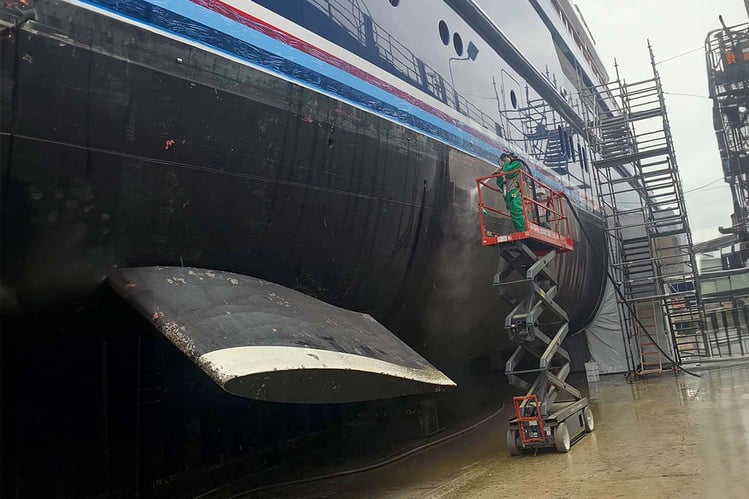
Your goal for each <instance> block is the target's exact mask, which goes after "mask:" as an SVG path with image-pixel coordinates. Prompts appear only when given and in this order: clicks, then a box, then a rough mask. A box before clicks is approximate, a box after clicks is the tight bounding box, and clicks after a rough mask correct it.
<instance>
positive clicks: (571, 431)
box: [476, 171, 594, 456]
mask: <svg viewBox="0 0 749 499" xmlns="http://www.w3.org/2000/svg"><path fill="white" fill-rule="evenodd" d="M509 174H517V175H519V179H518V183H519V189H520V195H521V197H522V207H523V216H524V219H525V227H526V230H524V231H519V232H517V231H516V232H508V231H509V230H511V229H509V227H512V226H511V225H510V224H509V214H508V213H507V210H504V209H502V208H497V207H494V206H502V205H504V199H503V197H504V193H503V192H502V190H501V189H500V188H499V187H498V186H497V185H496V179H497V178H499V177H502V176H505V175H508V173H497V174H494V175H491V176H488V177H482V178H478V179H476V183H477V187H478V202H479V222H480V225H481V244H482V245H484V246H495V245H496V246H497V248H498V250H499V256H500V259H501V260H500V262H499V265H498V271H497V274H495V276H494V287H495V288H497V291H498V292H499V294H500V296H501V297H502V298H503V299H505V300H506V301H507V302H508V303H510V305H511V306H512V307H513V308H512V311H511V312H510V314H509V315H508V316H507V317H506V318H505V329H506V330H507V333H508V334H509V336H510V339H512V340H513V341H514V342H516V343H517V344H518V347H517V348H516V349H515V351H514V353H513V354H512V355H511V356H510V358H509V360H508V361H507V364H506V367H505V374H506V375H507V377H508V379H509V381H510V384H512V385H513V386H514V387H516V388H519V389H521V390H525V391H526V394H525V395H524V396H520V397H514V399H513V405H514V409H515V417H514V418H512V419H510V422H509V423H510V426H509V429H508V430H507V448H508V449H509V451H510V454H511V455H513V456H514V455H519V454H520V453H521V452H522V451H523V450H529V449H537V448H542V447H554V448H556V449H557V450H558V451H559V452H567V451H569V449H570V446H571V444H572V443H574V442H575V441H577V440H578V439H580V438H582V437H583V436H584V435H585V433H588V432H591V431H593V426H594V423H593V413H592V412H591V409H590V407H589V404H588V400H587V399H586V398H585V397H583V396H582V394H581V393H580V391H578V390H577V389H576V388H574V387H573V386H571V385H570V384H569V383H567V382H566V379H567V376H568V375H569V373H570V356H569V354H568V353H567V351H566V350H565V349H564V348H562V346H561V344H562V341H564V339H565V338H566V336H567V333H568V332H569V320H568V318H567V314H566V312H565V311H564V309H562V308H561V307H560V306H559V304H557V303H556V302H555V301H554V299H555V298H556V295H557V291H558V286H557V281H556V275H555V272H554V271H553V270H552V269H551V268H550V264H551V263H552V261H553V260H554V258H555V257H556V256H557V255H558V254H560V253H566V252H570V251H572V250H573V249H574V244H573V239H572V237H571V236H570V226H569V220H568V219H567V217H566V216H565V212H564V199H563V198H564V195H563V194H562V193H561V192H560V191H557V190H554V189H552V188H550V187H548V186H546V185H545V184H543V183H542V182H540V181H539V180H537V179H535V178H534V177H532V176H531V175H530V174H528V173H526V172H525V171H519V172H512V173H509ZM492 205H493V206H492ZM502 261H504V262H505V263H504V265H502ZM557 399H561V400H559V401H558V400H557Z"/></svg>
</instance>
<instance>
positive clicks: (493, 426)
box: [235, 363, 749, 498]
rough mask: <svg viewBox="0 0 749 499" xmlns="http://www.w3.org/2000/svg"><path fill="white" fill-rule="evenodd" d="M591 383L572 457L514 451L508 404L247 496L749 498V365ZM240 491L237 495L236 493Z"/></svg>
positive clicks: (246, 495)
mask: <svg viewBox="0 0 749 499" xmlns="http://www.w3.org/2000/svg"><path fill="white" fill-rule="evenodd" d="M698 372H699V373H700V374H701V375H702V378H694V377H690V376H687V375H686V374H683V373H682V374H680V375H678V376H674V375H673V374H670V373H669V374H664V375H663V376H661V377H651V378H649V379H644V380H640V381H639V382H637V383H635V384H629V383H627V382H626V381H624V379H623V378H622V377H621V376H611V377H604V378H603V379H602V381H601V382H599V383H595V384H593V385H592V386H591V387H590V395H591V405H592V407H593V410H594V414H595V418H596V429H595V431H594V432H593V433H592V434H590V435H588V436H586V437H585V438H583V439H582V440H580V441H579V442H578V443H577V444H575V445H574V446H573V447H572V449H571V450H570V452H569V453H568V454H558V453H556V452H551V451H550V452H539V453H538V454H537V455H532V454H528V455H523V456H520V457H510V456H509V454H508V452H507V449H506V446H505V431H506V428H507V418H508V417H509V415H510V410H509V409H505V410H504V411H503V412H502V413H500V414H499V415H498V416H497V417H495V418H493V419H491V420H489V421H488V422H487V423H485V424H483V425H481V426H480V427H478V428H477V429H476V430H474V431H472V432H470V433H468V434H466V435H464V436H461V437H459V438H457V439H454V440H451V441H448V442H446V443H443V444H441V445H439V446H436V447H432V448H430V449H428V450H425V451H424V452H421V453H419V454H416V455H413V456H411V457H409V458H407V459H404V460H402V461H399V462H397V463H394V464H391V465H388V466H386V467H383V468H379V469H377V470H373V471H369V472H366V473H360V474H356V475H350V476H347V477H344V478H337V479H331V480H325V481H319V482H314V483H308V484H304V485H298V486H291V487H281V488H274V489H272V490H268V491H264V492H260V493H256V494H244V495H242V494H239V495H238V496H239V497H260V498H271V497H284V498H285V497H307V498H327V497H336V498H353V497H385V498H453V497H471V498H494V497H555V498H567V497H664V498H665V497H679V498H682V497H715V498H724V497H737V498H738V497H749V464H748V463H749V363H743V364H738V365H733V366H721V367H718V368H711V369H709V370H708V369H706V370H702V371H698ZM235 497H236V496H235Z"/></svg>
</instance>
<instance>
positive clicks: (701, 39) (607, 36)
mask: <svg viewBox="0 0 749 499" xmlns="http://www.w3.org/2000/svg"><path fill="white" fill-rule="evenodd" d="M572 1H573V2H574V3H577V5H578V7H579V8H580V11H581V12H582V13H583V16H584V17H585V20H586V22H587V24H588V27H589V28H590V31H591V32H592V34H593V37H594V38H595V40H596V47H597V49H598V53H599V54H600V56H601V60H602V61H603V62H604V64H605V66H606V69H607V70H608V72H609V75H610V76H611V78H612V79H614V78H615V76H614V75H615V73H614V58H616V60H617V62H618V64H619V72H620V75H621V76H622V77H623V78H624V79H626V80H628V81H639V80H644V79H646V78H651V77H652V70H651V66H650V58H649V55H648V50H647V39H650V42H651V44H652V45H653V50H654V52H655V59H656V61H664V60H665V59H668V58H670V57H673V56H676V55H679V54H681V53H684V52H687V51H689V50H693V49H696V48H698V47H699V48H701V49H700V50H697V51H695V52H692V53H690V54H687V55H684V56H681V57H677V58H675V59H672V60H670V61H664V62H662V63H661V64H658V71H659V73H660V75H661V82H662V84H663V89H664V91H665V92H667V95H666V107H667V108H668V117H669V122H670V124H671V132H672V134H673V137H674V145H675V148H676V159H677V162H678V165H679V171H680V172H681V179H682V182H683V187H684V190H685V191H689V190H691V189H695V188H699V187H700V186H702V185H705V184H707V183H709V182H711V181H713V180H716V179H719V178H722V175H723V174H722V169H721V166H720V156H719V153H718V145H717V142H716V139H715V133H714V131H713V125H712V101H711V100H710V99H708V98H700V97H688V96H682V95H674V94H676V93H678V94H694V95H700V96H705V97H707V95H708V91H707V72H706V68H705V52H704V49H702V47H703V46H704V43H705V37H706V36H707V33H708V31H712V30H714V29H718V28H720V22H719V21H718V15H719V14H721V15H723V19H724V20H725V22H726V25H728V26H732V25H736V24H741V23H745V22H747V14H746V9H745V7H744V1H743V0H627V1H613V0H572ZM669 93H670V94H669ZM686 198H687V210H688V212H689V221H690V224H691V227H692V234H693V235H694V238H695V241H704V240H707V239H711V238H713V237H717V236H719V235H720V234H719V233H718V226H719V225H723V226H729V225H730V224H731V219H730V214H731V213H732V212H733V207H732V203H731V191H730V190H729V188H728V185H727V184H726V183H725V182H723V181H722V180H721V181H718V182H716V183H713V184H712V185H710V186H708V187H705V188H702V189H698V190H695V191H692V192H687V194H686Z"/></svg>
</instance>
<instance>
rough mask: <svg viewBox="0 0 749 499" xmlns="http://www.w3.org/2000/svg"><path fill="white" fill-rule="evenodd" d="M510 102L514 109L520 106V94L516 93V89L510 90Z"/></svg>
mask: <svg viewBox="0 0 749 499" xmlns="http://www.w3.org/2000/svg"><path fill="white" fill-rule="evenodd" d="M510 104H512V108H513V109H517V108H518V96H517V95H515V91H514V90H510Z"/></svg>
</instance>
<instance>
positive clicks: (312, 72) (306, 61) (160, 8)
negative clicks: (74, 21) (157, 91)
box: [84, 0, 501, 162]
mask: <svg viewBox="0 0 749 499" xmlns="http://www.w3.org/2000/svg"><path fill="white" fill-rule="evenodd" d="M84 3H87V4H89V5H92V6H95V7H100V8H104V9H106V10H108V11H110V12H112V13H114V14H117V15H121V16H125V17H128V18H130V19H131V20H133V21H135V22H138V23H145V24H147V25H149V26H152V27H156V28H160V29H162V30H165V31H168V32H170V33H175V34H177V35H181V36H183V37H186V38H188V39H190V40H192V41H198V42H201V43H204V44H206V45H209V46H211V47H214V48H216V49H218V50H219V51H221V52H223V53H225V54H227V55H230V56H234V57H239V58H241V59H243V60H245V61H247V62H249V63H251V64H253V65H255V66H257V67H259V68H260V69H263V70H265V71H269V72H272V73H274V74H277V75H278V76H280V77H282V78H284V79H287V80H291V81H294V82H298V83H301V84H303V85H305V86H311V87H313V88H315V89H317V90H320V91H322V92H324V93H325V94H327V95H330V96H333V97H336V98H339V99H341V100H344V101H346V102H348V103H349V104H352V105H355V106H358V107H364V108H365V109H367V110H369V111H371V112H374V113H376V114H378V115H380V116H382V117H385V118H388V119H391V120H394V121H397V122H398V123H401V124H403V125H405V126H408V127H410V128H413V129H415V130H417V131H419V132H421V133H423V134H425V135H428V136H430V137H432V138H435V139H437V140H439V141H441V142H445V143H447V144H449V145H451V146H453V147H456V148H458V149H461V150H464V151H466V152H468V153H470V154H474V155H476V156H479V157H482V158H484V159H486V160H487V161H491V162H494V161H495V160H496V158H497V157H498V155H499V154H500V153H501V151H500V149H499V148H497V147H495V146H494V145H492V144H489V143H487V142H484V141H482V140H480V139H478V138H476V137H474V136H472V135H470V134H469V133H467V132H465V131H463V130H461V129H460V128H458V127H456V126H454V125H452V124H450V123H448V122H446V121H444V120H442V119H440V118H438V117H437V116H434V115H433V114H431V113H429V112H427V111H424V110H423V109H420V108H419V107H417V106H415V105H413V104H411V103H410V102H407V101H405V100H403V99H401V98H399V97H397V96H395V95H393V94H391V93H389V92H387V91H385V90H382V89H381V88H379V87H377V86H375V85H372V84H371V83H368V82H366V81H363V80H361V79H359V78H357V77H355V76H353V75H351V74H349V73H347V72H346V71H343V70H341V69H338V68H336V67H334V66H332V65H330V64H328V63H326V62H323V61H321V60H319V59H317V58H315V57H313V56H311V55H309V54H306V53H304V52H302V51H299V50H297V49H295V48H293V47H290V46H288V45H286V44H284V43H282V42H280V41H278V40H275V39H273V38H271V37H268V36H266V35H264V34H262V33H260V32H258V31H256V30H253V29H252V28H249V27H247V26H244V25H242V24H239V23H236V22H234V21H232V20H230V19H227V18H226V17H224V16H222V15H220V14H217V13H215V12H213V11H211V10H208V9H206V8H203V7H200V6H198V5H195V4H193V3H192V2H189V1H184V0H165V1H162V2H159V3H160V5H155V4H153V3H151V2H147V1H138V0H136V1H130V0H128V1H124V0H95V1H86V2H84Z"/></svg>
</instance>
